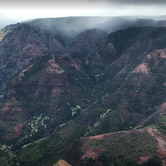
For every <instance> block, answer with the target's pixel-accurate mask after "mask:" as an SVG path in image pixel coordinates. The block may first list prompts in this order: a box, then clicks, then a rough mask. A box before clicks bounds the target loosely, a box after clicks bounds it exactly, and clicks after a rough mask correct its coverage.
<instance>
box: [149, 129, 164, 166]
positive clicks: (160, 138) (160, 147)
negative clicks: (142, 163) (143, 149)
mask: <svg viewBox="0 0 166 166" xmlns="http://www.w3.org/2000/svg"><path fill="white" fill-rule="evenodd" d="M147 130H148V132H149V134H150V135H151V136H152V137H154V138H155V139H156V141H157V148H158V150H157V152H158V153H159V157H160V158H161V161H162V163H163V166H166V159H165V157H166V136H164V135H163V134H161V133H160V132H159V131H158V130H157V129H156V128H155V127H149V128H148V129H147Z"/></svg>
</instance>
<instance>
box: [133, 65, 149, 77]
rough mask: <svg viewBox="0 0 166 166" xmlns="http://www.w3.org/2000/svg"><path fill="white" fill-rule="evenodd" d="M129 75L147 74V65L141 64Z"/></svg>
mask: <svg viewBox="0 0 166 166" xmlns="http://www.w3.org/2000/svg"><path fill="white" fill-rule="evenodd" d="M131 73H144V74H148V68H147V63H141V64H140V65H139V66H137V67H136V68H135V69H134V70H133V71H132V72H131Z"/></svg>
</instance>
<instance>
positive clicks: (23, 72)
mask: <svg viewBox="0 0 166 166" xmlns="http://www.w3.org/2000/svg"><path fill="white" fill-rule="evenodd" d="M18 34H19V35H18ZM105 36H106V33H105V32H104V31H102V30H100V29H90V30H86V31H84V32H82V33H80V34H79V35H78V36H77V37H75V39H74V40H75V41H74V40H73V43H72V44H71V45H70V46H69V45H68V44H66V42H65V41H64V40H63V39H62V38H61V35H60V36H57V35H55V34H52V33H51V32H50V31H49V32H48V31H46V29H45V30H43V29H39V28H36V27H34V26H32V25H29V24H23V25H19V26H18V27H16V28H15V29H13V30H12V31H11V32H9V33H8V34H7V35H6V36H5V37H4V38H3V40H2V41H1V42H0V46H1V47H0V49H1V50H0V53H1V54H0V55H1V56H0V62H1V71H0V72H1V75H0V78H1V86H2V88H1V89H3V92H5V97H4V100H3V102H2V103H1V108H0V126H1V127H0V132H1V133H3V134H1V133H0V138H1V140H2V147H6V146H7V147H8V148H6V150H5V151H2V152H3V153H2V154H3V157H4V158H5V157H6V156H7V157H8V158H9V159H10V160H7V161H8V165H9V166H10V165H14V164H16V163H17V161H18V162H19V163H20V165H24V166H28V165H31V166H39V165H45V166H47V165H48V166H49V165H53V164H54V163H55V161H57V160H58V159H59V158H62V159H65V160H66V161H68V162H69V163H71V164H72V165H78V166H81V165H102V164H103V163H104V161H102V157H101V158H100V156H103V155H102V154H103V153H104V154H105V151H109V152H110V155H111V156H113V158H111V157H109V161H110V160H111V159H112V160H113V161H116V162H118V161H119V160H120V161H119V162H121V165H124V163H123V162H124V160H125V158H124V157H123V155H124V154H125V155H128V156H129V157H130V158H131V159H132V160H134V161H137V162H141V161H143V160H147V162H148V158H149V156H150V158H151V157H152V156H153V155H157V156H158V157H160V158H161V156H160V155H159V154H158V151H157V150H156V149H155V148H156V142H154V141H153V139H152V135H150V134H149V130H147V129H139V127H142V128H144V127H146V126H148V125H155V126H156V129H157V131H158V132H159V133H161V134H162V132H163V131H165V116H166V115H165V112H164V111H163V110H165V104H163V103H165V102H166V101H165V96H166V88H165V82H166V76H165V71H166V61H165V59H166V58H165V57H166V56H165V52H166V51H165V50H166V42H165V41H166V28H164V27H160V28H155V27H131V28H128V29H125V30H120V31H117V32H114V33H112V34H110V35H108V36H107V37H106V38H105ZM101 41H102V42H101ZM93 51H94V53H92V52H93ZM74 52H77V53H78V54H79V55H81V56H80V57H79V56H75V57H73V54H72V53H74ZM81 53H84V56H82V54H81ZM85 54H86V55H85ZM11 76H12V77H11ZM9 78H10V79H9ZM6 83H7V85H6V87H5V85H4V84H6ZM161 104H162V105H161ZM160 105H161V106H160ZM160 107H162V111H157V110H158V109H160ZM138 124H141V126H138ZM136 129H137V130H136ZM135 130H136V131H135ZM106 133H108V134H106ZM117 138H118V139H117ZM142 138H146V139H145V141H141V139H142ZM164 138H165V137H164V136H162V140H163V139H164ZM111 140H113V142H111ZM128 140H130V142H131V144H130V143H129V142H128ZM148 140H151V141H149V142H148ZM137 141H138V142H139V144H136V142H137ZM32 142H33V143H32ZM11 145H13V146H12V147H10V146H11ZM145 145H147V146H145ZM135 147H136V148H135ZM140 147H141V148H140ZM150 147H153V148H151V149H150ZM7 152H8V153H9V154H11V153H12V154H17V155H14V156H15V157H13V158H12V157H9V156H8V155H7ZM138 153H139V155H138ZM105 155H107V156H109V155H108V154H105ZM34 156H35V157H34ZM3 157H2V158H3ZM114 157H115V158H114ZM98 158H100V159H99V160H98ZM47 160H48V161H47ZM94 160H97V161H96V162H95V161H94ZM117 160H118V161H117ZM1 162H2V160H0V163H1ZM13 162H14V163H13ZM110 162H111V161H110ZM59 163H60V164H63V163H64V162H62V161H60V162H59ZM114 164H115V165H116V164H117V163H114Z"/></svg>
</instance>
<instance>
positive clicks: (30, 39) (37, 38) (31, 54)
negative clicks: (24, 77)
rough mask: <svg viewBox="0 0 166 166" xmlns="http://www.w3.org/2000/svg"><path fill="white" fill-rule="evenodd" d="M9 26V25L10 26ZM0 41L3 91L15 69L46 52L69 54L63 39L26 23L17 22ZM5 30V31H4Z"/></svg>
mask: <svg viewBox="0 0 166 166" xmlns="http://www.w3.org/2000/svg"><path fill="white" fill-rule="evenodd" d="M10 27H11V26H10ZM10 27H9V29H8V28H7V27H6V29H7V31H11V32H9V33H8V34H7V35H6V36H5V37H4V38H3V40H2V41H1V42H0V62H1V64H0V75H1V76H0V80H1V81H0V88H1V95H2V94H3V93H4V86H5V84H6V81H7V80H8V79H9V78H11V77H12V76H13V75H14V74H15V73H16V72H17V71H19V70H22V69H26V68H27V67H28V66H30V65H31V64H33V63H34V62H36V61H38V60H39V59H40V58H41V57H42V56H44V55H45V53H47V52H50V51H52V52H54V53H56V54H61V55H62V56H67V55H69V52H70V48H69V47H67V46H66V44H65V42H64V41H63V39H61V38H60V37H59V36H56V35H52V34H49V33H46V32H44V31H41V30H40V29H37V28H35V27H32V26H29V25H27V24H18V25H16V26H15V27H12V29H11V28H10ZM5 32H6V31H5Z"/></svg>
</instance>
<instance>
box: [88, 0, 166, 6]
mask: <svg viewBox="0 0 166 166" xmlns="http://www.w3.org/2000/svg"><path fill="white" fill-rule="evenodd" d="M88 1H90V2H99V1H100V0H88ZM103 1H105V2H107V3H109V4H112V5H140V6H144V5H157V6H158V5H166V0H103Z"/></svg>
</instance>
